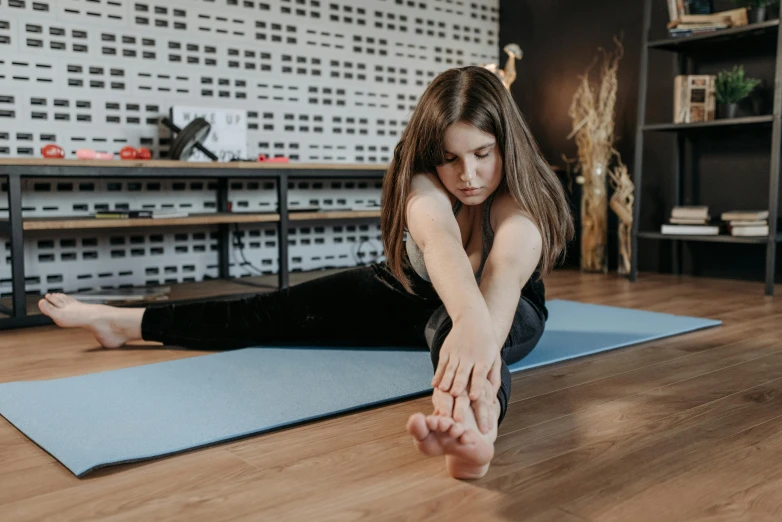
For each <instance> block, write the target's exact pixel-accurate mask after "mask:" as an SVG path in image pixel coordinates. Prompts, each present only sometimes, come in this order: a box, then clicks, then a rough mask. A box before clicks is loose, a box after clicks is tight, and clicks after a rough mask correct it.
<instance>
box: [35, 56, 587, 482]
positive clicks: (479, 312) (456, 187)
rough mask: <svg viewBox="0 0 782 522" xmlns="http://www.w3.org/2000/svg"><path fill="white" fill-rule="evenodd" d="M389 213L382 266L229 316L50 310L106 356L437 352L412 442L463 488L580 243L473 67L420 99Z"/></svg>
mask: <svg viewBox="0 0 782 522" xmlns="http://www.w3.org/2000/svg"><path fill="white" fill-rule="evenodd" d="M382 208H383V210H382V218H381V229H382V235H383V245H384V248H385V255H386V258H387V262H383V263H375V264H372V265H370V266H367V267H358V268H355V269H351V270H347V271H343V272H340V273H338V274H334V275H331V276H327V277H322V278H319V279H315V280H312V281H308V282H306V283H302V284H299V285H296V286H293V287H290V288H286V289H282V290H278V291H275V292H271V293H264V294H258V295H255V296H253V297H250V298H243V299H237V300H231V301H211V302H206V303H194V304H168V305H163V306H155V307H150V308H147V309H139V308H116V307H110V306H104V305H89V304H84V303H80V302H78V301H76V300H74V299H73V298H71V297H69V296H66V295H63V294H47V295H46V296H45V298H44V299H42V300H41V301H40V302H39V307H40V309H41V311H42V312H43V313H44V314H46V315H48V316H50V317H51V318H52V319H53V320H54V322H55V323H56V324H58V325H60V326H63V327H83V328H88V329H90V330H91V331H92V332H93V333H94V334H95V336H96V338H97V339H98V341H99V342H100V343H101V344H102V345H103V346H104V347H107V348H114V347H118V346H122V345H123V344H125V343H126V342H128V341H132V340H137V339H143V340H147V341H159V342H161V343H164V344H166V345H177V346H182V347H187V348H195V349H209V350H214V349H217V350H224V349H231V348H240V347H247V346H259V345H279V344H297V343H309V344H320V345H337V346H345V345H353V346H399V345H411V346H419V347H421V348H427V347H428V349H429V350H430V353H431V359H432V363H433V367H434V369H435V371H434V377H433V379H432V386H433V387H434V392H433V395H432V401H433V404H434V411H433V412H432V414H430V415H428V416H425V415H423V414H422V413H417V414H415V415H413V416H411V417H410V419H409V420H408V423H407V430H408V432H409V433H410V434H411V435H412V437H413V439H414V442H415V444H416V446H417V447H418V449H419V450H420V451H421V452H422V453H424V454H427V455H445V460H446V467H447V469H448V471H449V472H450V473H451V474H452V475H453V476H454V477H457V478H465V479H470V478H479V477H482V476H483V475H485V474H486V472H487V470H488V467H489V464H490V462H491V460H492V458H493V456H494V441H495V439H496V438H497V429H498V426H499V424H500V423H501V422H502V420H503V418H504V417H505V413H506V411H507V408H508V401H509V399H510V391H511V390H510V388H511V379H510V372H509V370H508V366H507V365H508V364H512V363H514V362H516V361H519V360H521V359H522V358H523V357H524V356H525V355H527V354H528V353H529V352H530V351H531V350H532V349H533V348H534V347H535V345H536V343H537V342H538V340H539V339H540V336H541V334H542V333H543V329H544V325H545V322H546V319H547V317H548V312H547V310H546V305H545V290H544V286H543V282H542V281H541V275H542V274H545V273H547V272H548V271H549V270H550V269H551V268H552V266H553V265H554V264H555V262H556V260H557V258H558V256H559V255H560V254H561V253H562V252H563V251H564V249H565V243H566V241H567V240H568V239H569V238H570V237H571V236H572V233H573V225H572V220H571V217H570V213H569V210H568V205H567V202H566V198H565V195H564V191H563V189H562V186H561V184H560V182H559V180H558V179H557V177H556V176H555V174H554V173H553V172H552V171H551V169H550V168H549V166H548V164H547V163H546V161H544V159H543V158H542V156H541V154H540V152H539V150H538V148H537V145H536V143H535V141H534V140H533V138H532V136H531V135H530V131H529V129H528V128H527V126H526V124H525V122H524V120H523V118H522V116H521V114H520V113H519V111H518V108H517V107H516V105H515V103H514V101H513V99H512V98H511V96H510V94H509V93H508V91H507V90H506V89H505V87H504V86H503V84H502V82H501V81H500V80H499V79H498V78H497V77H496V76H495V75H494V74H492V73H491V72H489V71H487V70H486V69H483V68H481V67H475V66H470V67H463V68H459V69H451V70H448V71H446V72H444V73H442V74H440V75H439V76H438V77H437V78H435V79H434V81H433V82H432V83H431V84H430V85H429V87H428V88H427V89H426V91H425V92H424V94H423V96H422V97H421V99H420V101H419V103H418V106H417V108H416V110H415V111H414V113H413V115H412V117H411V120H410V122H409V124H408V125H407V127H406V129H405V131H404V133H403V135H402V137H401V139H400V141H399V143H398V145H397V146H396V148H395V150H394V158H393V160H392V162H391V165H390V166H389V169H388V172H387V173H386V176H385V178H384V182H383V204H382ZM406 234H407V235H408V238H407V240H406V241H405V240H404V238H405V235H406Z"/></svg>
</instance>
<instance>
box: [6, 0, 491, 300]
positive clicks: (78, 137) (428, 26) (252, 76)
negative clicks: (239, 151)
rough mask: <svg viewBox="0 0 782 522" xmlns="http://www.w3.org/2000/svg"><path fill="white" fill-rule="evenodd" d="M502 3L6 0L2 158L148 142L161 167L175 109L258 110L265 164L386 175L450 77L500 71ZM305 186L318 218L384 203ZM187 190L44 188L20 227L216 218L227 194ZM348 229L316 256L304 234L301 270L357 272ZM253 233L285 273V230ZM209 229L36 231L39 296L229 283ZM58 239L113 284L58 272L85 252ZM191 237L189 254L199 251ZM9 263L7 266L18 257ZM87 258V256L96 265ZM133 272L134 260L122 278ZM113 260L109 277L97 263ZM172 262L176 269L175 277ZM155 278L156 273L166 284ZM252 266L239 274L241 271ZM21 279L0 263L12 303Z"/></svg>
mask: <svg viewBox="0 0 782 522" xmlns="http://www.w3.org/2000/svg"><path fill="white" fill-rule="evenodd" d="M498 3H499V2H498V0H472V1H456V0H425V1H410V0H363V1H362V0H339V1H324V0H266V1H256V0H166V1H163V0H156V1H151V2H150V1H148V0H37V1H33V0H0V157H9V156H10V157H36V156H39V155H40V152H39V151H40V148H41V147H42V146H43V145H45V144H46V143H57V144H59V145H60V146H62V147H63V148H64V149H65V150H66V154H67V155H68V157H73V153H74V151H75V150H76V149H78V148H94V149H96V150H100V151H107V152H113V153H118V152H119V149H121V148H122V147H123V146H125V145H132V146H140V145H143V146H146V147H148V148H150V149H151V150H152V152H153V155H154V156H156V157H165V156H166V152H167V150H168V145H169V133H168V131H167V130H166V129H164V128H163V127H162V126H161V125H159V123H158V122H159V119H160V117H161V116H163V115H167V114H168V111H169V109H170V107H171V106H172V105H174V104H181V105H195V106H203V107H225V108H242V109H246V110H247V111H248V113H249V114H248V121H247V130H248V134H247V135H248V143H247V150H248V151H249V154H248V155H249V156H250V157H251V158H253V157H255V156H257V155H258V154H261V153H263V154H267V155H271V156H276V155H286V156H289V157H290V158H291V159H292V160H293V161H302V162H322V163H331V162H334V163H342V162H349V163H385V162H387V161H389V159H390V155H391V152H392V150H393V147H394V145H395V144H396V142H397V140H398V139H399V135H400V133H401V130H402V129H403V128H404V126H405V125H406V123H407V118H408V117H409V114H410V112H411V110H412V109H413V108H414V107H415V104H416V102H417V100H418V97H419V96H420V94H421V92H422V91H423V89H424V87H425V86H426V85H427V84H428V83H429V82H430V81H431V79H432V78H433V77H434V76H436V75H437V74H438V73H439V72H441V71H443V70H445V69H447V68H450V67H453V66H459V65H467V64H479V63H486V62H496V61H498V46H497V31H498V28H499V24H498ZM112 183H114V185H112ZM155 183H157V185H155ZM194 183H195V184H196V185H195V187H194V186H193V184H194ZM198 183H201V186H200V188H199V185H198ZM317 183H320V185H317ZM47 184H48V187H47ZM68 184H70V188H67V185H68ZM150 184H152V186H151V188H150ZM299 184H300V183H299V182H297V186H296V187H295V190H294V191H293V192H292V193H291V195H290V204H291V207H292V208H293V207H295V206H296V205H297V204H298V205H301V206H307V205H310V204H312V203H311V200H318V201H319V205H320V206H321V207H322V208H328V207H329V206H333V207H334V208H344V207H349V208H356V209H358V208H371V207H373V204H376V203H377V202H378V201H379V188H378V186H377V185H376V184H374V183H369V184H368V185H367V186H365V187H363V188H361V187H359V185H358V183H355V184H353V185H349V184H348V183H347V182H342V183H337V184H336V185H333V184H332V182H331V181H330V180H318V181H314V182H313V181H310V182H306V183H304V184H303V185H301V186H298V185H299ZM175 185H176V183H174V182H172V181H168V180H164V179H162V180H155V181H150V180H146V181H143V182H141V181H133V180H122V181H117V182H112V181H106V180H94V179H93V180H89V179H84V180H54V179H51V180H48V179H47V180H36V181H35V182H34V183H33V182H32V181H31V182H27V183H25V186H24V196H23V205H24V208H25V210H24V215H25V216H47V215H79V214H85V213H89V212H92V211H94V210H95V209H96V208H111V209H114V208H123V205H128V206H129V208H161V207H162V206H165V205H168V206H175V207H178V208H189V209H193V211H209V209H213V208H214V190H210V189H208V188H207V184H206V183H204V182H198V181H196V180H189V181H187V182H184V187H182V186H181V185H182V183H180V185H176V186H175ZM0 198H2V199H0V214H2V215H3V216H5V215H7V212H6V209H7V205H6V200H5V191H4V190H3V192H2V193H0ZM231 199H232V201H233V202H234V205H236V206H237V207H238V208H237V210H254V209H263V208H265V207H268V206H272V207H273V206H274V204H275V195H274V191H273V190H269V188H265V187H264V183H263V182H260V183H255V184H254V185H251V184H250V183H248V182H247V181H241V182H236V183H232V184H231ZM245 204H246V206H245ZM187 205H189V206H187ZM126 208H128V207H126ZM369 223H371V224H367V225H366V226H368V227H369V231H370V232H373V233H372V234H369V235H371V236H373V237H374V236H376V235H377V234H379V232H378V231H377V227H376V223H374V222H369ZM340 226H342V228H341V229H340V230H339V231H337V230H336V227H334V225H333V224H327V225H324V226H323V227H312V231H311V232H309V234H310V235H311V236H312V237H310V239H311V243H310V244H304V243H303V240H302V239H303V237H302V238H299V237H296V241H297V243H295V244H292V246H291V268H292V269H299V268H300V269H311V268H317V267H319V266H346V265H349V264H354V263H355V262H356V259H357V256H358V254H356V255H354V252H353V251H352V250H356V248H355V246H353V247H351V246H350V245H353V243H349V241H351V238H352V239H353V240H356V241H359V242H360V239H359V238H360V236H361V235H365V234H363V233H362V231H359V230H357V231H356V232H355V233H354V232H346V231H347V227H349V226H353V225H351V224H348V223H345V224H344V225H340ZM355 226H357V227H359V226H362V225H361V224H359V223H355ZM240 229H241V230H245V231H247V232H248V233H252V232H253V231H261V230H263V232H262V233H261V235H260V238H261V239H260V241H254V240H253V239H254V238H252V237H246V238H245V239H246V241H245V249H244V252H245V256H246V257H247V259H248V260H249V261H251V262H252V263H253V264H254V265H257V266H258V267H259V268H262V269H263V270H264V271H269V272H272V271H275V270H276V269H277V262H276V250H274V249H273V248H271V247H270V246H267V244H270V243H271V242H272V241H276V237H272V236H266V233H267V232H268V230H273V229H272V228H268V227H266V228H264V227H258V228H256V229H253V228H252V227H249V226H246V225H243V226H241V227H240ZM300 230H301V229H298V230H297V234H298V233H299V232H300ZM202 232H203V233H205V234H206V237H207V238H208V237H209V230H208V227H207V228H199V229H198V230H196V229H187V230H182V231H174V230H169V229H159V230H143V231H139V232H138V234H137V233H136V231H133V232H127V231H125V232H123V231H120V230H114V231H105V232H100V233H92V232H91V231H86V232H84V233H82V232H79V233H58V234H52V233H43V232H41V233H36V234H30V233H28V234H26V240H25V257H26V260H27V264H26V271H27V274H28V276H29V284H28V291H30V292H38V291H47V290H51V289H57V288H64V289H65V290H73V289H76V288H86V287H88V286H95V285H102V286H112V285H118V284H143V283H146V282H148V281H149V280H153V279H158V280H160V281H164V280H169V281H174V280H178V281H182V280H185V279H188V278H191V277H192V278H195V280H200V279H202V278H203V277H205V276H210V275H216V272H215V269H214V265H215V263H216V259H217V256H216V254H215V253H214V252H213V251H212V247H211V243H210V241H206V242H204V241H203V240H201V239H198V240H196V239H194V237H195V236H196V234H200V233H202ZM363 232H367V231H363ZM375 232H377V234H376V233H375ZM63 234H64V235H63ZM139 234H140V235H139ZM160 234H162V235H163V240H164V241H163V245H164V246H163V247H162V248H163V252H162V253H157V251H155V252H156V253H152V251H151V248H158V247H153V246H152V244H151V243H149V242H150V241H151V240H150V238H151V237H153V236H154V237H155V238H157V237H158V236H159V235H160ZM177 234H179V235H180V236H182V235H187V238H188V239H187V242H188V250H187V252H185V250H184V248H180V251H177V250H176V248H175V247H176V246H177V244H178V242H177V240H176V237H177ZM351 234H352V235H351ZM66 236H67V237H66ZM120 236H124V237H125V238H126V244H125V246H124V249H125V250H126V257H124V258H122V257H112V250H116V251H117V252H118V251H119V250H120V249H119V248H114V249H113V248H112V247H111V242H112V241H115V242H118V241H119V239H117V238H119V237H120ZM294 236H295V234H292V236H291V241H293V240H294V239H293V238H294ZM131 237H137V238H138V237H143V238H145V239H144V241H145V245H146V247H145V249H142V248H141V247H138V248H136V249H135V250H136V254H135V255H136V256H137V257H138V258H139V259H136V260H133V261H132V262H131V258H132V257H133V255H134V254H133V253H132V250H133V246H132V245H131V243H130V240H129V239H130V238H131ZM199 237H200V236H199ZM267 237H268V239H267ZM112 238H114V239H112ZM93 239H94V240H96V241H97V245H98V248H95V247H94V245H93V244H92V242H91V241H88V245H87V246H84V245H83V244H82V242H83V240H93ZM315 239H323V241H322V242H320V243H317V242H316V241H315ZM337 239H341V240H342V241H343V242H342V243H339V242H337ZM2 241H6V238H2ZM62 241H65V244H66V245H76V247H75V248H76V249H77V250H78V249H80V248H87V249H88V250H89V251H90V252H96V253H97V254H96V255H97V258H93V259H90V260H91V261H94V263H95V267H93V268H91V269H90V271H89V272H90V273H92V274H94V278H98V277H97V275H96V274H99V273H103V274H109V273H111V274H113V275H111V276H108V275H107V276H105V277H104V278H102V280H101V281H99V282H98V281H95V280H94V279H93V280H90V281H89V283H87V282H85V281H87V279H86V278H85V279H82V280H81V282H79V281H80V280H79V279H78V276H79V275H86V272H85V273H83V274H82V273H80V272H82V271H83V270H84V266H80V267H79V270H76V269H73V270H72V269H69V268H65V267H67V266H68V265H67V263H62V264H60V263H58V266H57V268H56V269H50V268H49V267H50V266H52V265H50V264H49V265H47V263H49V261H41V259H48V258H47V257H44V258H41V256H42V255H43V256H46V255H48V254H49V253H51V252H53V253H54V255H55V258H57V259H58V262H59V260H60V259H59V258H60V257H61V256H62V255H66V258H68V256H69V254H70V253H73V252H75V251H74V250H73V248H74V247H72V246H65V247H63V246H62ZM199 241H200V242H201V243H198V242H199ZM41 242H43V243H41ZM181 242H182V245H180V246H181V247H184V246H185V240H184V239H181ZM190 242H192V243H193V244H192V245H191V244H189V243H190ZM212 242H213V241H212ZM196 243H198V244H199V245H200V246H203V245H204V244H206V245H207V246H206V251H205V252H204V253H203V254H202V253H201V252H194V250H193V249H194V248H195V246H196ZM256 243H259V244H258V245H256ZM41 244H43V245H44V247H41ZM139 244H140V243H139ZM114 246H117V247H119V246H120V245H119V243H117V244H115V245H114ZM200 246H199V248H200ZM274 248H276V244H275V247H274ZM379 248H380V246H379V242H377V243H376V244H374V246H372V248H370V247H369V243H368V242H367V241H365V242H363V244H362V249H361V252H359V253H360V254H363V255H365V256H367V257H366V258H365V259H370V258H371V259H374V257H373V256H371V255H370V251H372V250H376V251H377V250H378V249H379ZM69 249H70V250H69ZM351 249H352V250H351ZM142 250H144V253H143V254H142V253H141V251H142ZM5 253H6V256H7V255H8V254H9V250H8V247H7V246H6V250H5ZM82 254H83V252H81V251H79V252H77V253H75V254H74V255H76V258H77V259H78V260H79V261H82V260H83V259H82ZM90 255H92V254H90ZM114 255H115V256H120V254H118V253H115V254H114ZM345 256H347V257H345ZM191 257H192V258H193V259H192V260H190V258H191ZM202 257H203V258H204V260H203V262H201V261H199V260H200V259H201V258H202ZM180 258H181V259H183V260H182V261H180ZM298 258H300V261H298V262H297V259H298ZM123 259H124V261H123ZM371 259H370V260H371ZM141 260H143V263H141ZM188 260H190V262H188ZM123 263H128V265H129V266H128V267H127V268H122V264H123ZM77 264H80V263H77ZM142 265H145V266H143V267H142ZM105 266H111V267H112V269H111V270H108V269H102V268H99V267H105ZM166 267H168V268H170V269H171V268H172V267H177V271H176V272H174V271H173V269H172V270H170V271H169V273H168V274H164V271H165V269H166ZM185 267H187V268H188V272H187V273H185V272H184V268H185ZM192 267H195V268H194V269H193V270H190V268H192ZM210 267H211V268H210ZM154 268H157V269H158V274H152V272H153V270H152V269H154ZM242 271H243V269H242V268H240V267H238V266H234V267H233V268H232V273H235V274H236V275H239V274H240V273H242ZM151 275H156V276H157V277H156V278H153V277H150V276H151ZM167 276H170V277H167ZM9 278H10V266H9V265H8V263H7V261H6V263H0V293H7V292H8V291H10V283H9ZM98 279H100V278H98Z"/></svg>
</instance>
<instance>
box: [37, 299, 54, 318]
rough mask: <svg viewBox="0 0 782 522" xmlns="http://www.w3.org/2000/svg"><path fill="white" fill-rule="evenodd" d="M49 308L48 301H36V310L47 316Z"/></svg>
mask: <svg viewBox="0 0 782 522" xmlns="http://www.w3.org/2000/svg"><path fill="white" fill-rule="evenodd" d="M50 306H51V305H50V304H49V301H47V300H46V299H41V300H40V301H38V309H39V310H40V311H41V312H43V313H44V314H46V315H49V312H50V310H51V308H50Z"/></svg>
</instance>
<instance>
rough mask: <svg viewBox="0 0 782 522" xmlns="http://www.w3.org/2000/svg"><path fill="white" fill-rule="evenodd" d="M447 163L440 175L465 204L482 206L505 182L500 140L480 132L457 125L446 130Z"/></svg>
mask: <svg viewBox="0 0 782 522" xmlns="http://www.w3.org/2000/svg"><path fill="white" fill-rule="evenodd" d="M443 147H444V149H445V150H444V154H445V163H443V164H442V165H438V166H437V167H436V169H437V175H438V176H439V177H440V181H441V182H442V183H443V185H444V186H445V188H446V189H447V190H448V192H450V193H451V194H453V195H454V196H456V198H458V199H459V201H461V202H462V203H463V204H465V205H479V204H481V203H483V202H484V201H486V198H488V197H489V196H490V195H491V194H493V193H494V191H495V190H497V187H499V186H500V182H501V181H502V158H501V156H500V152H499V149H498V146H497V140H496V138H495V137H494V136H492V135H491V134H486V133H485V132H483V131H482V130H480V129H477V128H475V127H473V126H472V125H468V124H467V123H463V122H457V123H454V124H453V125H451V126H450V127H448V129H446V131H445V143H444V144H443Z"/></svg>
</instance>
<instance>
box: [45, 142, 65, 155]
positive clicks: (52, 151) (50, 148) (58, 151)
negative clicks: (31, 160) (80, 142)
mask: <svg viewBox="0 0 782 522" xmlns="http://www.w3.org/2000/svg"><path fill="white" fill-rule="evenodd" d="M41 155H42V156H43V157H44V158H58V159H62V158H64V157H65V151H64V150H62V147H60V146H58V145H55V144H54V143H49V144H48V145H44V146H43V147H41Z"/></svg>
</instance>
